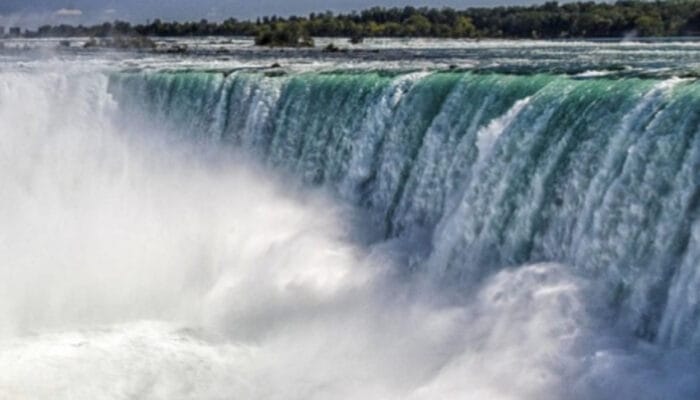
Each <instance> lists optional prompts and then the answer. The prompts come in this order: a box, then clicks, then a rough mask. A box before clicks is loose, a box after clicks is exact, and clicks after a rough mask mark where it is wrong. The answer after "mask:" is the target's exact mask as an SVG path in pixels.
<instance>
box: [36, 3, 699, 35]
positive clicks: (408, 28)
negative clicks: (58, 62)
mask: <svg viewBox="0 0 700 400" xmlns="http://www.w3.org/2000/svg"><path fill="white" fill-rule="evenodd" d="M698 34H700V0H675V1H671V0H669V1H654V2H648V1H631V0H622V1H618V2H616V3H594V2H592V1H590V2H579V3H566V4H561V5H560V4H558V3H557V2H548V3H544V4H541V5H536V6H527V7H522V6H518V7H493V8H470V9H466V10H463V11H457V10H454V9H451V8H443V9H435V8H414V7H404V8H383V7H374V8H370V9H368V10H364V11H361V12H352V13H350V14H340V15H334V14H333V13H331V12H325V13H320V14H316V13H312V14H310V15H309V16H308V17H296V16H292V17H288V18H282V17H277V16H272V17H264V18H259V19H257V20H256V21H238V20H237V19H235V18H229V19H227V20H224V21H223V22H220V23H214V22H209V21H207V20H202V21H199V22H163V21H161V20H159V19H157V20H155V21H153V22H152V23H148V24H146V25H135V26H132V25H130V24H129V23H127V22H123V21H116V22H114V23H104V24H102V25H95V26H90V27H85V26H77V27H75V26H69V25H59V26H49V25H46V26H42V27H41V28H39V29H38V30H37V31H36V32H30V33H29V34H28V35H29V36H39V37H45V36H58V37H65V36H90V37H107V36H112V35H133V36H136V35H142V36H254V37H256V43H257V44H259V45H264V46H309V45H313V41H312V40H311V37H312V36H316V37H318V36H328V37H349V38H352V41H353V42H354V43H361V42H362V39H363V38H368V37H439V38H478V37H489V38H550V39H551V38H597V37H623V36H686V35H698Z"/></svg>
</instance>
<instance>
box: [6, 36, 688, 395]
mask: <svg viewBox="0 0 700 400" xmlns="http://www.w3.org/2000/svg"><path fill="white" fill-rule="evenodd" d="M531 45H532V49H531V50H530V51H531V53H528V54H526V55H525V56H522V55H520V56H519V57H530V58H531V60H533V61H532V65H534V67H528V68H523V67H522V66H521V65H520V64H518V61H517V59H516V58H514V59H513V60H505V61H503V60H502V61H501V62H500V63H498V64H496V63H493V64H489V65H479V66H464V67H458V68H454V66H452V67H450V68H428V67H423V66H420V65H422V64H420V63H417V64H416V65H419V66H418V67H415V66H413V64H410V63H408V64H406V63H403V62H398V63H397V62H396V60H395V58H397V57H398V58H401V57H402V54H403V53H400V52H399V53H398V55H396V54H394V53H392V54H394V55H393V56H392V58H391V59H390V60H382V59H377V60H369V61H367V62H365V63H360V64H357V63H352V62H350V61H347V60H344V59H342V58H340V59H331V60H329V61H328V62H327V63H325V64H322V65H312V63H309V60H306V59H303V58H302V59H285V60H284V61H283V62H282V65H283V67H282V68H279V67H277V66H275V67H274V68H269V67H268V66H267V65H269V64H270V62H269V59H270V57H272V56H274V54H272V55H271V54H268V52H261V54H257V53H255V52H252V53H251V54H248V53H245V57H248V58H249V59H248V60H247V61H246V62H245V63H243V64H235V65H233V64H230V65H229V64H226V63H227V62H226V61H221V60H219V56H217V55H206V54H204V55H201V56H200V59H198V60H182V59H177V58H175V57H174V56H170V55H158V56H156V55H153V56H148V57H144V56H143V55H141V54H134V55H133V58H132V59H129V60H128V61H123V60H121V59H120V60H119V61H117V60H115V59H113V58H110V57H109V56H108V55H103V54H88V55H85V54H59V55H56V54H45V53H42V52H39V53H40V54H33V53H32V55H31V57H26V56H24V55H20V56H18V55H17V54H14V53H13V54H11V55H9V56H4V58H0V166H1V168H0V177H1V178H2V179H1V181H0V182H1V183H2V185H1V186H2V189H0V260H2V261H0V311H1V312H0V372H2V374H0V399H96V398H105V399H356V398H366V399H438V398H444V399H475V400H481V399H552V400H554V399H696V398H698V396H700V381H699V380H698V379H697V377H698V374H700V357H698V354H699V353H698V350H700V81H699V80H698V79H697V78H696V77H695V76H694V75H693V73H692V71H690V70H683V71H678V70H673V69H671V68H670V67H669V68H667V69H663V68H652V67H651V66H650V65H651V64H653V63H651V62H650V61H649V62H647V61H648V60H647V59H645V58H644V57H656V55H655V54H654V53H653V51H652V50H654V47H653V46H661V47H663V45H655V44H638V45H635V46H636V47H635V46H631V45H628V46H627V47H625V45H620V44H615V45H612V44H608V45H602V46H603V47H605V46H608V47H609V48H608V49H607V51H609V52H611V53H614V54H618V56H619V54H623V53H624V54H623V55H625V56H626V54H627V53H626V52H633V51H634V52H637V53H643V52H644V51H647V50H648V51H649V53H651V55H649V56H644V55H641V56H639V60H641V61H629V62H628V64H629V65H630V66H629V67H626V69H620V68H619V67H614V68H608V69H600V70H594V71H589V70H588V68H587V69H586V70H583V71H582V70H574V69H572V68H571V67H570V66H569V65H568V64H565V63H564V61H562V60H563V59H565V58H566V57H568V56H570V57H584V56H585V55H586V54H587V53H588V52H589V51H590V50H591V49H590V48H589V47H586V46H583V48H581V47H576V46H574V45H566V44H562V45H561V48H557V49H555V50H556V51H557V52H558V53H556V54H564V55H565V57H562V58H561V59H562V60H559V61H556V62H555V61H541V59H539V58H537V54H540V53H537V51H538V50H540V51H542V52H545V53H546V52H548V51H552V52H553V51H554V50H552V49H550V48H549V47H547V45H545V44H541V43H540V44H538V42H532V44H531ZM474 46H477V47H478V46H483V47H484V48H481V47H478V48H477V49H475V50H474V51H480V52H483V57H484V59H487V58H488V57H496V56H494V55H493V54H491V53H489V52H497V51H498V50H496V49H494V48H490V47H488V46H489V45H488V44H484V45H480V44H474ZM538 46H542V47H541V48H540V47H538ZM647 47H652V48H651V49H647ZM596 49H597V48H596ZM698 50H699V51H698V53H699V54H700V49H698ZM246 51H247V50H246ZM397 51H398V50H397ZM425 51H428V52H429V51H435V52H438V53H439V51H440V50H439V49H438V50H434V49H433V50H431V49H428V50H425ZM248 52H249V53H250V51H248ZM562 52H563V53H562ZM637 53H634V54H637ZM368 54H370V55H371V54H375V53H368ZM380 54H381V53H380ZM451 54H452V53H450V55H449V56H450V57H451ZM553 54H554V53H553ZM634 54H633V55H632V56H634ZM566 55H568V56H566ZM287 56H289V55H287ZM440 56H441V57H448V55H440ZM368 57H369V56H368ZM372 57H381V56H380V55H375V56H372ZM620 57H622V56H620ZM37 58H38V59H40V61H36V59H37ZM76 59H79V62H77V61H76ZM635 60H636V59H635ZM645 60H646V61H645ZM451 62H453V61H451ZM538 62H539V63H541V65H540V64H537V63H538ZM645 62H647V63H645ZM458 64H459V63H458ZM654 65H656V64H654ZM287 66H289V67H287Z"/></svg>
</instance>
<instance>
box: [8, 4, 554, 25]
mask: <svg viewBox="0 0 700 400" xmlns="http://www.w3.org/2000/svg"><path fill="white" fill-rule="evenodd" d="M541 2H544V0H540V1H537V0H495V1H494V0H492V1H489V0H437V1H430V0H0V23H3V24H5V25H9V24H17V25H22V26H36V25H39V24H41V23H52V24H53V23H62V22H66V23H93V22H97V21H102V20H114V19H117V18H119V19H124V20H129V21H136V22H142V21H145V20H147V19H153V18H156V17H159V18H162V19H167V20H172V19H177V20H193V19H201V18H208V19H210V20H220V19H224V18H227V17H230V16H234V17H236V18H239V19H243V18H246V19H247V18H254V17H257V16H263V15H273V14H277V15H290V14H297V15H306V14H308V13H309V12H311V11H324V10H332V11H351V10H361V9H364V8H368V7H371V6H375V5H381V6H404V5H415V6H433V7H442V6H450V7H454V8H466V7H470V6H495V5H504V4H532V3H541Z"/></svg>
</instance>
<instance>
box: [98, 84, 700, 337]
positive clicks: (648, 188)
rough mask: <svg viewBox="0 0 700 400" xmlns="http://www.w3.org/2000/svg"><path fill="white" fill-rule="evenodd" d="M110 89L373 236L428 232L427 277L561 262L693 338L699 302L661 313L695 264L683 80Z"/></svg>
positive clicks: (692, 104)
mask: <svg viewBox="0 0 700 400" xmlns="http://www.w3.org/2000/svg"><path fill="white" fill-rule="evenodd" d="M111 90H112V92H113V93H115V95H116V97H117V98H118V99H121V103H123V104H129V105H130V107H133V106H135V107H145V108H146V109H147V110H148V113H147V115H157V116H159V117H160V120H161V121H163V122H162V123H173V125H172V126H181V125H183V124H186V128H185V129H184V132H206V133H207V135H209V136H210V137H211V138H213V139H215V140H221V141H222V142H224V143H229V142H230V143H234V144H235V145H236V146H237V147H243V148H245V149H246V150H247V151H249V152H251V153H254V154H259V155H260V156H261V157H263V158H265V159H266V160H267V161H268V163H269V164H271V165H273V166H275V167H278V168H283V169H285V170H287V171H293V173H294V174H296V175H298V176H301V177H303V178H304V179H305V180H306V181H308V182H311V183H325V184H327V185H329V186H332V187H334V188H336V189H337V190H338V191H339V192H340V193H341V194H342V195H343V197H345V198H349V199H351V200H352V201H354V202H355V203H356V204H358V205H360V206H362V207H367V208H369V209H371V210H373V211H374V212H375V213H376V215H378V219H379V221H378V222H379V223H380V224H382V226H383V229H384V231H385V234H386V236H387V237H395V236H401V235H402V234H403V233H405V232H406V231H410V230H414V229H417V228H423V229H427V230H428V231H429V232H431V236H432V240H431V241H430V243H429V245H430V246H431V248H432V251H431V254H430V256H429V259H428V260H427V262H426V266H427V267H428V268H429V269H430V270H431V271H432V272H435V273H436V274H439V275H446V276H448V277H449V278H450V279H454V278H457V279H459V280H460V282H462V283H465V284H468V283H469V282H475V281H478V279H480V278H483V277H485V276H488V275H489V274H490V273H492V272H493V271H494V270H496V269H498V268H503V267H507V266H516V265H520V264H523V263H530V262H542V261H556V262H562V263H567V264H569V265H571V266H572V267H573V268H575V269H576V270H578V271H580V272H581V273H583V274H585V275H586V276H590V277H592V278H593V279H596V280H598V281H600V282H601V284H603V285H606V287H607V291H608V292H609V293H610V296H609V300H610V301H611V302H614V303H619V304H615V305H614V306H615V307H619V308H620V310H621V312H622V313H623V315H622V316H621V318H622V319H624V320H626V321H627V322H629V323H630V324H631V326H632V327H633V329H635V330H636V331H637V333H638V334H639V335H641V336H643V337H646V338H648V339H650V340H658V341H661V342H665V343H669V342H674V343H677V344H684V345H690V346H695V347H697V346H698V345H700V342H696V339H697V334H696V332H698V331H699V330H700V327H699V326H698V323H699V322H700V321H699V320H698V315H700V314H699V313H698V310H700V309H698V308H696V307H690V308H686V307H677V306H675V307H672V308H671V309H668V310H667V308H666V305H667V303H668V301H669V296H671V293H673V292H678V291H679V290H681V289H680V288H678V287H677V286H678V285H682V286H686V285H688V284H689V280H688V279H679V278H678V277H679V276H693V274H692V272H689V271H684V269H686V268H687V269H690V270H692V271H694V270H696V269H697V264H696V260H697V259H698V257H699V256H700V255H699V254H698V242H697V240H696V238H695V236H694V235H693V229H695V230H697V229H698V228H697V226H698V224H700V219H699V217H698V215H699V213H700V201H699V199H700V197H699V196H700V174H698V171H699V170H700V135H698V133H697V131H698V129H699V128H700V114H698V112H697V109H699V107H698V105H699V103H698V101H699V100H698V95H699V94H700V87H699V86H698V85H697V83H696V82H695V81H683V80H680V79H676V78H671V79H668V80H651V79H638V78H633V79H585V80H575V79H570V78H565V77H560V76H550V75H536V76H513V75H500V74H491V73H489V74H475V73H469V72H467V73H432V74H423V73H421V74H409V75H400V74H399V75H397V76H394V75H387V74H381V73H376V72H355V73H352V72H347V73H324V74H318V73H309V74H301V75H294V76H291V77H287V76H285V77H265V76H264V75H263V74H261V73H245V72H244V73H234V74H231V75H229V76H228V77H225V76H223V75H221V74H214V73H190V72H185V73H161V74H151V73H149V74H126V75H116V76H115V77H113V79H112V84H111ZM144 103H145V104H144ZM129 112H136V110H131V111H129ZM173 119H174V120H175V122H172V120H173ZM690 281H691V282H692V279H690ZM691 285H692V284H691ZM683 290H684V292H685V293H686V294H690V293H693V292H699V291H700V286H697V287H694V288H688V287H686V288H685V289H683ZM679 313H681V315H679ZM668 319H672V320H674V321H675V323H674V324H670V323H669V322H666V320H668ZM657 336H658V337H657Z"/></svg>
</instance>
